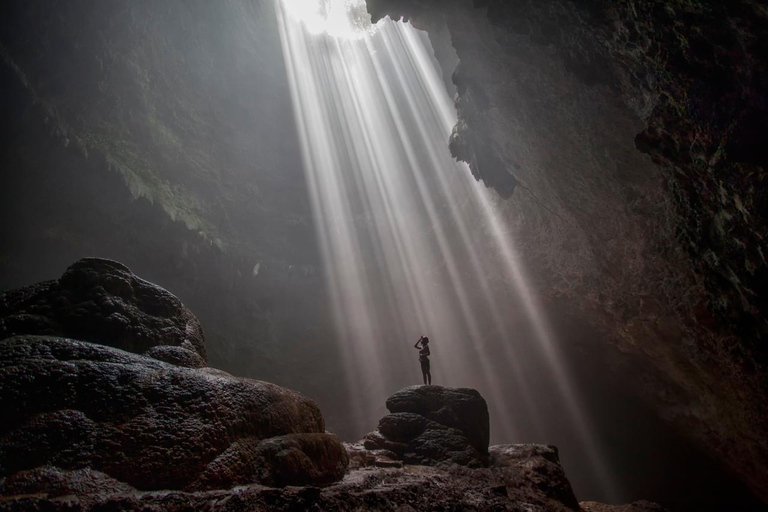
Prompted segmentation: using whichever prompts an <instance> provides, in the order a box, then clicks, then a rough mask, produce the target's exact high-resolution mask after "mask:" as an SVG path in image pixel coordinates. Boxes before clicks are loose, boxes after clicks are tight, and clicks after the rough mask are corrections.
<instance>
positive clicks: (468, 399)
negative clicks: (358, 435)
mask: <svg viewBox="0 0 768 512" xmlns="http://www.w3.org/2000/svg"><path fill="white" fill-rule="evenodd" d="M387 409H389V411H390V412H391V413H392V414H389V415H387V416H385V417H383V418H382V419H381V420H380V421H379V426H378V428H377V429H376V430H375V431H374V432H371V433H370V434H368V435H366V437H365V439H364V441H363V444H364V446H365V447H366V448H367V449H369V450H386V451H388V452H390V453H392V454H394V456H395V457H396V458H397V459H398V460H402V461H403V462H405V463H407V464H421V465H435V464H439V463H441V462H453V463H456V464H461V465H464V466H470V467H481V466H487V465H488V439H489V436H490V427H489V417H488V405H487V404H486V402H485V399H484V398H483V397H482V396H481V395H480V393H478V392H477V391H476V390H474V389H466V388H446V387H442V386H411V387H407V388H404V389H402V390H400V391H398V392H397V393H395V394H394V395H392V396H391V397H389V398H388V399H387Z"/></svg>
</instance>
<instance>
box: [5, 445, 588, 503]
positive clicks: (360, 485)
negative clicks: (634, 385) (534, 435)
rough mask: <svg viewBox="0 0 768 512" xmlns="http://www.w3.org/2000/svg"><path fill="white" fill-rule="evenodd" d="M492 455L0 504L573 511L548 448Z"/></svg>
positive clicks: (32, 498) (496, 449)
mask: <svg viewBox="0 0 768 512" xmlns="http://www.w3.org/2000/svg"><path fill="white" fill-rule="evenodd" d="M491 450H492V452H494V453H495V454H496V456H495V457H494V459H495V460H496V461H497V462H498V465H497V464H496V463H494V464H492V465H491V466H490V467H488V468H478V469H470V468H467V467H464V466H459V465H448V466H443V467H439V468H438V467H429V466H406V467H404V468H397V467H392V468H381V467H376V466H375V465H372V466H368V467H361V468H358V469H354V470H352V471H351V472H350V473H349V474H348V475H347V476H346V477H345V478H344V480H343V481H341V482H337V483H334V484H332V485H329V486H326V487H322V488H318V487H311V486H310V487H286V488H284V489H274V488H267V487H264V486H261V485H250V486H247V487H242V488H238V489H235V490H231V491H208V492H191V493H190V492H187V493H181V492H136V491H133V492H127V493H126V492H120V493H114V492H111V491H110V492H108V493H103V494H102V495H100V496H96V497H95V499H94V498H93V497H92V498H90V499H88V498H78V497H74V498H73V497H72V496H68V497H65V496H61V497H59V498H55V497H53V496H44V495H32V496H11V497H8V498H6V499H5V501H3V502H1V503H2V506H3V507H4V508H5V509H7V510H50V509H54V510H56V509H65V508H68V507H71V508H74V509H77V508H80V507H82V508H84V509H86V510H89V509H93V510H103V509H109V510H113V511H121V510H142V509H162V510H206V509H211V508H214V509H216V510H222V511H242V510H269V511H289V510H290V511H295V510H318V511H324V510H327V511H331V510H333V511H336V510H345V511H346V510H349V511H360V510H392V511H400V512H402V511H416V510H419V511H421V510H434V511H437V510H443V511H444V510H456V511H458V510H462V511H464V510H467V511H478V512H479V511H482V512H486V511H499V512H501V511H520V512H523V511H535V512H566V511H574V510H579V507H578V504H577V503H576V499H575V497H574V496H573V492H572V491H569V489H570V486H569V485H568V481H567V480H566V479H565V478H564V476H563V474H562V468H561V467H560V465H559V463H558V462H557V457H556V452H555V451H554V450H553V449H551V448H550V447H546V446H535V445H520V446H515V445H505V446H499V447H492V449H491ZM553 457H554V458H553ZM548 478H552V480H551V481H550V480H548Z"/></svg>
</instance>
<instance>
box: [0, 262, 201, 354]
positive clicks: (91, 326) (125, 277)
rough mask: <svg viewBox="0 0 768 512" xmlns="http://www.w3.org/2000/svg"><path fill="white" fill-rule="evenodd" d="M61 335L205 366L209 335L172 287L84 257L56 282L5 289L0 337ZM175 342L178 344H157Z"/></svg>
mask: <svg viewBox="0 0 768 512" xmlns="http://www.w3.org/2000/svg"><path fill="white" fill-rule="evenodd" d="M36 334H39V335H46V336H62V337H66V338H72V339H77V340H82V341H91V342H94V343H99V344H102V345H109V346H112V347H116V348H120V349H123V350H128V351H130V352H136V353H142V352H145V351H148V350H150V352H148V354H147V355H150V356H153V357H154V356H159V357H158V358H159V359H162V360H165V361H169V362H174V363H179V362H183V364H182V365H183V366H193V367H201V366H205V362H206V353H205V336H204V334H203V328H202V326H201V325H200V322H198V320H197V318H196V317H195V315H193V314H192V312H191V311H189V310H188V309H187V308H186V307H184V304H182V303H181V301H180V300H179V299H177V298H176V297H175V296H174V295H173V294H171V293H170V292H168V291H167V290H165V289H163V288H161V287H159V286H157V285H155V284H152V283H150V282H148V281H145V280H143V279H141V278H140V277H138V276H136V275H135V274H133V273H132V272H131V271H130V269H128V267H126V266H125V265H123V264H121V263H118V262H116V261H111V260H105V259H100V258H84V259H81V260H79V261H77V262H75V263H74V264H72V265H71V266H70V267H69V268H68V269H67V270H66V272H64V275H62V276H61V278H60V279H58V280H56V281H47V282H43V283H38V284H34V285H32V286H28V287H26V288H22V289H19V290H12V291H8V292H5V293H2V294H0V339H3V338H9V337H11V336H15V335H36ZM163 346H171V347H176V348H175V349H172V350H169V349H161V348H157V347H163Z"/></svg>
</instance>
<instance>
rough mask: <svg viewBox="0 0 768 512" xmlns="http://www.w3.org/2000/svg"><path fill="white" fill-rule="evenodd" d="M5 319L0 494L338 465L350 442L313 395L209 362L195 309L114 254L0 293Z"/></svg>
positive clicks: (316, 476)
mask: <svg viewBox="0 0 768 512" xmlns="http://www.w3.org/2000/svg"><path fill="white" fill-rule="evenodd" d="M0 329H1V330H2V331H1V332H2V337H3V338H6V339H1V340H0V410H2V411H3V415H2V419H0V494H3V495H16V494H30V493H44V494H46V495H48V496H60V495H68V494H74V495H78V496H82V497H86V498H87V500H93V499H96V498H95V497H96V496H101V495H105V494H110V493H116V492H124V491H126V490H128V491H130V490H156V489H178V490H187V491H191V490H195V491H201V490H208V489H228V488H231V487H233V486H235V485H240V484H250V483H254V482H259V483H262V484H264V485H270V486H278V487H279V486H286V485H319V484H327V483H330V482H334V481H337V480H340V479H341V478H342V477H343V476H344V473H345V471H346V468H347V464H348V455H347V452H346V450H345V449H344V446H343V445H342V443H341V442H340V441H339V439H338V438H337V437H336V436H334V435H332V434H328V433H326V432H325V422H324V420H323V417H322V415H321V413H320V410H319V408H318V406H317V405H316V404H315V403H314V402H313V401H312V400H310V399H308V398H306V397H304V396H302V395H301V394H299V393H297V392H295V391H291V390H288V389H285V388H282V387H280V386H277V385H274V384H270V383H268V382H262V381H257V380H252V379H242V378H237V377H233V376H231V375H229V374H228V373H226V372H223V371H221V370H216V369H214V368H206V367H204V366H205V345H204V337H203V331H202V328H201V327H200V324H199V322H198V321H197V319H196V318H195V316H194V315H193V314H192V312H191V311H189V310H188V309H187V308H185V307H184V305H183V304H182V303H181V302H180V301H179V300H178V299H177V298H176V297H174V296H173V295H172V294H170V293H169V292H167V291H166V290H164V289H162V288H160V287H158V286H155V285H153V284H151V283H149V282H147V281H144V280H142V279H140V278H139V277H137V276H135V275H134V274H132V273H131V272H130V271H129V270H128V269H127V268H126V267H125V266H123V265H121V264H120V263H117V262H113V261H109V260H101V259H93V258H89V259H84V260H80V261H78V262H77V263H75V264H74V265H72V266H71V267H69V269H68V270H67V271H66V272H65V273H64V275H63V276H62V278H61V279H59V280H58V281H50V282H46V283H40V284H38V285H34V286H30V287H27V288H23V289H21V290H15V291H11V292H6V293H4V294H2V295H0ZM9 335H13V336H11V337H8V336H9ZM60 336H70V337H77V338H79V339H69V338H65V337H60ZM82 340H87V341H82ZM116 347H120V348H116ZM122 349H126V350H130V351H132V352H143V354H142V355H139V354H135V353H131V352H127V351H125V350H122Z"/></svg>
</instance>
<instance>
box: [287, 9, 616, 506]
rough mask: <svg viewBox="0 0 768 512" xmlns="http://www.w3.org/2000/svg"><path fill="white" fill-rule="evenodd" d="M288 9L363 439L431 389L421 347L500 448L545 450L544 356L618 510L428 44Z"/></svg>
mask: <svg viewBox="0 0 768 512" xmlns="http://www.w3.org/2000/svg"><path fill="white" fill-rule="evenodd" d="M277 1H278V4H277V12H278V23H279V29H280V35H281V41H282V45H283V55H284V58H285V63H286V69H287V72H288V78H289V83H290V87H291V95H292V101H293V106H294V115H295V118H296V124H297V127H298V132H299V133H298V136H299V140H300V143H301V149H302V159H303V165H304V169H305V173H306V177H307V182H308V184H309V189H310V194H311V198H310V199H311V202H312V210H313V214H314V219H315V227H316V230H317V235H318V240H319V243H320V246H321V250H322V256H323V260H324V272H325V276H326V280H327V286H328V294H329V297H328V300H329V301H330V303H331V306H332V309H333V312H334V324H335V328H336V337H337V340H338V344H339V352H340V354H341V356H342V358H343V366H344V375H343V378H344V379H345V385H346V389H347V390H348V392H349V401H350V406H351V407H353V408H354V414H353V417H354V418H355V421H356V424H355V425H354V430H355V431H356V432H359V433H360V434H362V433H365V432H367V431H370V430H371V429H372V428H373V427H374V426H375V425H376V422H377V421H378V419H379V418H380V417H381V416H382V415H383V414H384V413H385V412H386V411H385V410H384V409H383V405H384V401H385V399H386V397H388V396H389V395H390V394H392V393H393V392H394V391H397V390H398V389H400V388H402V387H404V386H406V385H413V384H419V383H421V373H420V370H419V365H418V358H417V352H416V350H415V349H414V348H413V344H414V343H415V342H416V340H417V339H418V338H419V336H421V335H422V334H425V335H428V336H429V337H430V339H431V340H432V344H431V345H430V348H431V350H432V353H433V356H432V358H431V359H432V376H433V383H434V384H439V385H446V386H458V387H473V388H476V389H478V390H479V391H480V392H481V393H482V394H483V396H484V397H485V398H486V400H487V401H488V404H489V410H490V414H491V421H492V429H493V431H492V439H493V440H494V441H496V442H504V443H515V442H530V441H532V440H531V439H529V438H528V436H529V434H528V433H529V432H532V431H533V432H536V431H541V428H542V426H541V424H540V422H541V414H540V411H538V410H537V409H538V408H539V404H540V403H541V401H542V400H546V399H547V398H546V397H542V396H537V394H536V391H534V390H533V389H530V387H529V385H528V383H529V381H530V379H529V378H528V377H529V376H528V375H527V372H529V371H530V369H529V368H527V364H526V361H527V359H528V358H529V357H532V356H530V354H535V356H536V357H537V358H538V359H540V360H542V361H545V363H546V370H547V372H549V378H550V379H551V380H552V381H553V388H554V389H555V390H556V392H557V393H558V394H559V395H560V396H559V397H558V398H559V400H560V401H561V402H562V403H563V404H565V409H566V410H565V411H563V421H567V422H569V423H570V426H569V428H572V429H573V430H574V432H575V435H577V436H578V437H579V439H580V442H581V443H582V445H583V447H584V452H585V453H587V454H588V457H589V464H590V466H591V468H592V471H594V474H595V476H596V479H597V480H599V481H600V482H601V484H602V485H603V487H604V493H605V496H608V497H611V496H614V495H615V493H616V489H615V488H614V485H613V484H612V483H611V479H610V478H609V470H608V468H607V467H606V464H605V461H604V460H603V457H602V456H601V454H600V447H599V443H598V442H597V440H595V439H594V438H593V436H592V434H591V428H590V425H589V421H588V418H586V417H585V416H584V414H583V412H582V411H583V409H582V407H581V406H580V399H579V397H578V396H577V393H576V392H575V390H574V387H573V386H572V385H571V380H570V378H569V376H568V372H567V370H566V367H565V364H564V361H563V360H562V357H561V355H560V354H559V353H558V349H557V348H556V346H555V341H554V339H553V333H552V332H551V329H550V328H549V323H548V321H547V319H546V318H545V317H544V315H543V312H542V310H541V308H540V307H539V305H538V300H537V298H536V296H535V293H534V292H533V290H531V288H530V286H529V284H528V282H527V279H526V275H525V271H524V269H523V267H522V266H521V263H520V260H519V257H518V255H517V254H516V252H515V244H514V240H513V239H512V237H511V235H510V234H509V232H508V231H507V230H506V229H505V225H504V221H503V218H502V216H501V215H500V208H499V201H500V199H499V198H498V197H497V196H496V194H495V193H494V192H492V191H488V190H487V189H486V188H485V187H484V186H483V185H482V184H481V183H478V182H476V181H475V180H474V179H473V178H472V176H471V174H470V172H469V170H468V169H467V168H466V164H464V163H460V162H456V161H455V160H454V159H453V158H452V157H451V155H450V152H449V150H448V140H449V136H450V133H451V130H452V129H453V126H454V125H455V123H456V112H455V109H454V106H453V102H452V99H451V98H449V97H448V93H447V91H446V87H445V85H444V83H443V82H442V78H441V74H440V70H439V69H438V67H437V63H436V62H435V61H434V58H433V54H432V49H431V46H430V44H429V41H428V39H427V36H426V35H425V34H424V33H423V32H419V31H417V30H415V29H414V28H413V27H412V26H411V25H410V24H406V23H402V22H395V21H392V20H389V19H385V20H382V21H380V22H379V23H378V24H376V25H375V26H371V25H370V18H369V17H368V16H367V11H366V9H365V2H364V0H362V1H361V0H282V1H281V0H277ZM512 305H514V306H515V310H514V312H513V311H512ZM516 316H524V317H525V321H526V324H527V325H528V326H529V333H527V334H525V335H521V332H520V330H519V327H518V326H519V325H520V322H519V321H518V320H515V319H514V318H512V317H516ZM511 389H513V390H514V391H510V390H511ZM537 441H542V439H537ZM544 441H545V440H544Z"/></svg>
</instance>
